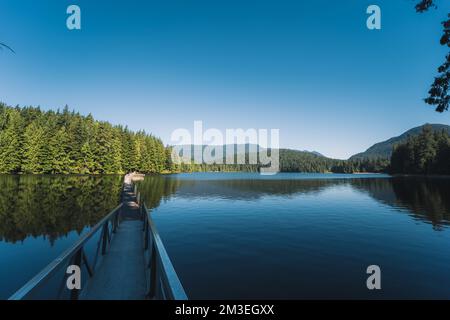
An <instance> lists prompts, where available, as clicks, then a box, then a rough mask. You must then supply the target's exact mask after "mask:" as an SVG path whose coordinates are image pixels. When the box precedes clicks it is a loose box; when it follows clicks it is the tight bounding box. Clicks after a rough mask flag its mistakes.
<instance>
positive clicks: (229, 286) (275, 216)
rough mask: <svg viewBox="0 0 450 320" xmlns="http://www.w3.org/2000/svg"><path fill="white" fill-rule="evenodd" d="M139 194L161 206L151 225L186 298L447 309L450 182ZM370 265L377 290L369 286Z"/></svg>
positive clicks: (261, 185) (337, 181) (377, 178)
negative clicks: (440, 304) (426, 301)
mask: <svg viewBox="0 0 450 320" xmlns="http://www.w3.org/2000/svg"><path fill="white" fill-rule="evenodd" d="M141 188H142V189H144V190H146V194H147V196H146V197H147V198H148V197H149V196H150V195H151V194H152V192H153V196H154V197H155V196H157V197H161V198H162V201H158V202H153V203H152V204H151V205H152V206H153V208H154V209H153V213H152V215H153V218H154V220H155V222H156V225H157V227H158V230H159V232H160V234H161V237H162V238H163V241H164V243H165V245H166V248H167V251H168V253H169V256H170V257H171V260H172V262H173V264H174V266H175V270H176V271H177V273H178V275H179V277H180V279H181V282H182V284H183V285H184V287H185V289H186V291H187V294H188V296H189V297H190V298H194V299H202V298H258V299H259V298H288V299H291V298H447V299H449V298H450V269H449V266H450V229H449V223H450V179H442V178H428V179H427V178H412V177H410V178H389V177H388V176H382V175H326V174H325V175H321V174H295V173H290V174H278V175H275V176H261V175H258V174H245V173H239V174H233V173H231V174H230V173H228V174H219V173H211V174H201V173H200V174H180V175H172V176H167V177H153V178H150V179H149V178H146V181H144V182H143V183H142V184H141ZM154 190H159V192H158V195H156V194H155V193H154ZM152 201H154V200H152ZM373 264H375V265H378V266H380V268H381V274H382V276H381V286H382V290H381V291H369V290H368V289H367V287H366V280H367V277H368V275H367V274H366V269H367V266H369V265H373Z"/></svg>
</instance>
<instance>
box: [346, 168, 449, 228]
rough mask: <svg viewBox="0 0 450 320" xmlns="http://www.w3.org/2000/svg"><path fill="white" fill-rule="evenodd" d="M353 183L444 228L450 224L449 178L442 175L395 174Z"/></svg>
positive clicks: (383, 201)
mask: <svg viewBox="0 0 450 320" xmlns="http://www.w3.org/2000/svg"><path fill="white" fill-rule="evenodd" d="M352 186H354V187H355V188H358V189H361V190H364V191H366V192H368V194H369V195H370V196H371V197H372V198H374V199H376V200H377V201H380V202H382V203H384V204H387V205H390V206H392V207H395V208H399V209H407V211H408V213H409V214H410V215H411V217H413V218H414V219H417V220H419V221H424V222H428V223H431V224H432V225H433V228H434V229H436V230H441V229H442V227H443V226H445V225H449V224H450V179H448V178H439V177H429V178H426V177H395V178H392V179H374V180H367V181H358V180H353V181H352Z"/></svg>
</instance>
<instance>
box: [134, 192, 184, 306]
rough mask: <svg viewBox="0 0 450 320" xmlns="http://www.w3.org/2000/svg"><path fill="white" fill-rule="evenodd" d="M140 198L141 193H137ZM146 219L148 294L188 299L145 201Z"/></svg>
mask: <svg viewBox="0 0 450 320" xmlns="http://www.w3.org/2000/svg"><path fill="white" fill-rule="evenodd" d="M137 196H138V197H139V198H140V193H138V194H137ZM140 208H141V214H142V218H143V220H144V257H145V264H146V268H145V269H146V273H147V277H146V278H147V289H148V292H147V296H148V298H150V299H163V300H188V297H187V295H186V292H185V291H184V288H183V286H182V285H181V282H180V279H179V278H178V275H177V273H176V272H175V269H174V267H173V265H172V262H171V261H170V258H169V255H168V254H167V251H166V249H165V247H164V244H163V243H162V240H161V237H160V236H159V233H158V231H157V230H156V226H155V224H154V222H153V220H152V218H151V216H150V210H148V209H147V206H146V205H145V202H142V203H141V204H140Z"/></svg>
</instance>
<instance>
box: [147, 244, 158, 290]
mask: <svg viewBox="0 0 450 320" xmlns="http://www.w3.org/2000/svg"><path fill="white" fill-rule="evenodd" d="M157 259H158V258H157V254H156V247H155V245H154V244H153V245H152V253H151V256H150V291H149V296H150V298H153V297H155V295H156V284H157V274H156V267H157V263H156V260H157Z"/></svg>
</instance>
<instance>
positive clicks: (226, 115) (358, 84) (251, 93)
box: [0, 0, 450, 158]
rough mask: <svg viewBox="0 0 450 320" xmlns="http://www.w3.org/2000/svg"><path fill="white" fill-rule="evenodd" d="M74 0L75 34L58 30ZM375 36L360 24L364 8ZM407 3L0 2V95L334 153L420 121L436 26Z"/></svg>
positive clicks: (342, 154)
mask: <svg viewBox="0 0 450 320" xmlns="http://www.w3.org/2000/svg"><path fill="white" fill-rule="evenodd" d="M70 4H77V5H79V6H80V8H81V12H82V30H78V31H69V30H68V29H67V28H66V18H67V15H66V8H67V6H68V5H70ZM370 4H377V5H379V6H380V7H381V10H382V30H379V31H370V30H368V29H367V28H366V19H367V15H366V13H365V12H366V8H367V7H368V5H370ZM414 4H415V1H412V0H372V1H365V0H343V1H323V0H315V1H300V0H299V1H234V0H231V1H230V0H228V1H211V0H209V1H193V0H191V1H190V0H180V1H133V0H128V1H84V0H71V1H63V0H52V1H51V0H47V1H44V0H41V1H36V0H21V1H18V0H2V1H1V2H0V39H1V41H0V42H4V43H7V44H9V45H10V46H12V47H13V48H14V49H15V51H16V54H15V55H13V54H10V53H9V52H7V51H5V50H3V51H0V70H1V77H0V100H1V101H3V102H6V103H7V104H10V105H16V104H19V105H34V106H37V105H39V106H41V108H43V109H56V108H58V107H59V108H62V107H63V106H64V105H66V104H68V105H69V107H70V108H73V109H75V110H77V111H80V112H81V113H83V114H87V113H92V114H93V115H94V117H96V118H98V119H101V120H107V121H110V122H112V123H114V124H126V125H128V126H129V127H130V128H132V129H134V130H138V129H145V130H146V131H148V132H152V133H154V134H155V135H157V136H160V137H161V138H162V139H163V141H164V142H165V143H169V142H170V134H171V133H172V131H173V130H175V129H177V128H187V129H190V130H193V122H194V120H202V121H203V124H204V127H205V128H218V129H221V130H225V129H226V128H244V129H245V128H267V129H271V128H279V129H280V144H281V146H282V147H288V148H294V149H307V150H317V151H319V152H321V153H323V154H325V155H327V156H330V157H336V158H347V157H349V156H350V155H352V154H354V153H357V152H360V151H363V150H365V149H366V148H368V147H369V146H371V145H372V144H373V143H376V142H379V141H381V140H384V139H387V138H390V137H392V136H395V135H398V134H400V133H402V132H403V131H405V130H407V129H409V128H411V127H415V126H418V125H421V124H423V123H426V122H430V123H444V124H450V113H444V114H438V113H435V112H434V110H433V108H431V107H428V106H427V105H425V104H424V102H423V101H422V98H424V97H425V96H426V93H427V91H428V88H429V85H430V84H431V82H432V80H433V77H434V76H435V75H436V68H437V66H438V65H440V64H441V62H443V60H444V56H445V54H446V49H445V48H443V47H441V46H440V45H439V38H440V36H441V34H442V26H441V25H440V22H441V21H442V20H444V18H445V16H446V13H448V12H450V1H444V0H441V1H439V2H438V4H439V5H440V8H439V9H438V10H432V11H430V12H428V13H425V14H417V13H415V11H414Z"/></svg>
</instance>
